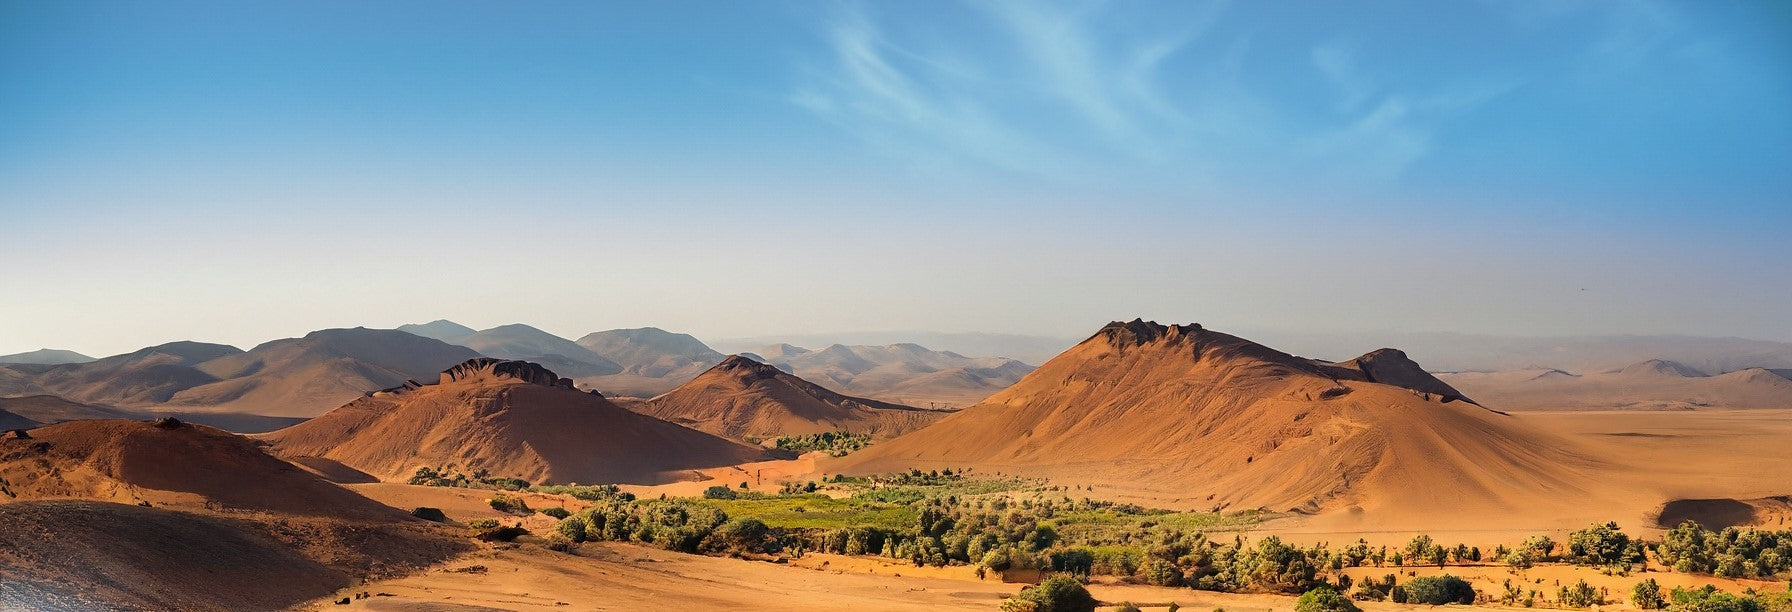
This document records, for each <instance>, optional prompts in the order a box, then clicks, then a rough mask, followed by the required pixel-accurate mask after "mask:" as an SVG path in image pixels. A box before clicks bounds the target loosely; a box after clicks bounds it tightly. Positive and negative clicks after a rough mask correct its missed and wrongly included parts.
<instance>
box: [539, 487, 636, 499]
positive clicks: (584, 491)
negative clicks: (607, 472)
mask: <svg viewBox="0 0 1792 612" xmlns="http://www.w3.org/2000/svg"><path fill="white" fill-rule="evenodd" d="M529 490H530V491H533V492H536V493H546V494H549V495H565V496H568V497H573V498H577V499H582V500H585V501H599V500H605V499H612V498H622V499H624V500H632V499H634V498H635V495H634V494H633V493H623V492H622V489H620V488H617V486H616V485H588V486H579V485H540V486H534V487H529Z"/></svg>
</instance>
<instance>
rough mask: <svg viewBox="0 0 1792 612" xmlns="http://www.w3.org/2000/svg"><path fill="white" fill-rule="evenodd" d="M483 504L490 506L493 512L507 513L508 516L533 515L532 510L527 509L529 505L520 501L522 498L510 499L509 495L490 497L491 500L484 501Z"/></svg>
mask: <svg viewBox="0 0 1792 612" xmlns="http://www.w3.org/2000/svg"><path fill="white" fill-rule="evenodd" d="M485 503H487V504H490V505H491V507H492V509H493V510H497V511H499V512H507V513H510V514H534V513H535V511H534V510H530V509H529V504H528V503H526V502H524V501H523V500H522V498H519V497H511V496H509V495H498V496H495V497H492V498H491V499H488V500H485Z"/></svg>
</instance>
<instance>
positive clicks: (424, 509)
mask: <svg viewBox="0 0 1792 612" xmlns="http://www.w3.org/2000/svg"><path fill="white" fill-rule="evenodd" d="M411 516H414V517H417V518H420V519H423V520H426V521H432V522H436V523H446V522H448V515H446V514H442V509H441V508H431V507H428V506H419V507H417V508H414V509H412V510H411Z"/></svg>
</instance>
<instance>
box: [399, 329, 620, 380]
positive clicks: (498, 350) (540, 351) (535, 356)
mask: <svg viewBox="0 0 1792 612" xmlns="http://www.w3.org/2000/svg"><path fill="white" fill-rule="evenodd" d="M425 326H429V327H428V328H427V329H423V328H424V327H425ZM406 327H410V328H411V329H423V331H426V332H428V333H432V334H433V333H447V332H452V331H455V330H456V329H457V328H459V329H465V327H464V326H461V325H458V324H456V323H452V322H449V321H435V322H432V323H425V324H423V325H410V326H406ZM438 339H440V340H442V341H443V342H447V343H449V344H457V345H460V346H464V347H467V348H470V349H473V350H475V351H478V352H479V354H481V355H485V356H487V357H496V358H498V359H516V360H523V361H531V362H535V363H539V364H542V365H546V366H548V367H551V368H554V369H555V371H558V372H561V373H563V374H564V375H566V376H572V377H581V376H606V375H610V374H617V373H620V372H622V366H620V365H617V364H616V362H614V361H610V360H609V359H606V358H605V357H604V356H603V355H599V354H597V353H593V352H591V350H590V349H587V348H585V347H582V346H579V345H578V343H575V342H573V341H571V340H567V339H565V338H561V337H559V336H556V335H553V334H550V333H547V332H544V331H541V330H539V329H536V328H534V327H530V326H528V325H524V324H522V323H512V324H509V325H500V326H497V327H493V328H491V329H482V330H479V331H476V332H473V333H470V334H465V335H459V336H449V337H445V338H438Z"/></svg>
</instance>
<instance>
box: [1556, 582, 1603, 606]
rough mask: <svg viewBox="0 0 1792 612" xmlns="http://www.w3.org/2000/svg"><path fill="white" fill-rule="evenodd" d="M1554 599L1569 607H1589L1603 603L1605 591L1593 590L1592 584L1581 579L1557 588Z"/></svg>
mask: <svg viewBox="0 0 1792 612" xmlns="http://www.w3.org/2000/svg"><path fill="white" fill-rule="evenodd" d="M1556 601H1557V602H1560V603H1561V604H1562V605H1564V606H1568V607H1570V608H1590V607H1593V606H1597V605H1601V604H1604V603H1605V593H1604V592H1603V589H1601V590H1594V589H1593V585H1590V584H1587V581H1585V580H1582V581H1580V582H1576V583H1574V584H1571V585H1568V586H1564V587H1562V588H1561V589H1559V590H1557V591H1556Z"/></svg>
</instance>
